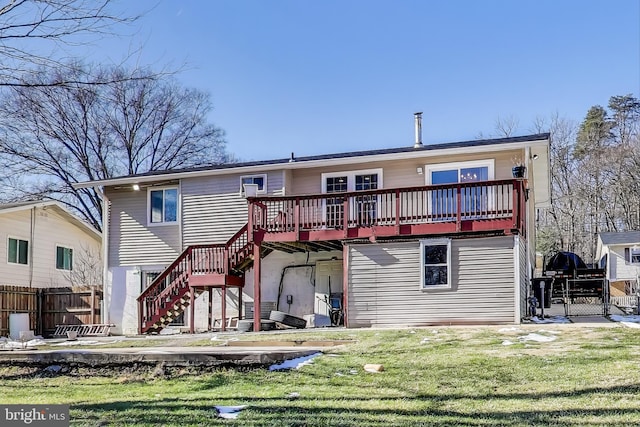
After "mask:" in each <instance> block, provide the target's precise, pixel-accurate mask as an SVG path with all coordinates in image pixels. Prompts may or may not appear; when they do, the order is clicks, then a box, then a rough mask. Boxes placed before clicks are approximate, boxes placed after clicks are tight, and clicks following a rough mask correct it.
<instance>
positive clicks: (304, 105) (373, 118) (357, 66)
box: [90, 0, 640, 160]
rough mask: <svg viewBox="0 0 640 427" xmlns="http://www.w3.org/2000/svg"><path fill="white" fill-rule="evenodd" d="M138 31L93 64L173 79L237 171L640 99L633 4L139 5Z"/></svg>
mask: <svg viewBox="0 0 640 427" xmlns="http://www.w3.org/2000/svg"><path fill="white" fill-rule="evenodd" d="M133 4H135V7H140V8H150V11H148V12H147V13H146V15H145V16H144V17H143V18H142V19H141V20H140V21H139V22H137V23H136V28H137V30H136V31H135V33H134V34H132V35H131V36H128V37H120V38H119V39H117V40H113V39H104V40H102V41H100V42H98V46H96V47H94V48H93V52H95V53H94V54H93V55H92V56H91V57H90V59H92V60H96V61H99V60H102V59H103V56H104V55H106V56H107V57H108V58H111V59H113V60H114V61H118V60H120V59H121V58H122V57H124V56H125V55H126V53H127V52H128V51H131V50H133V49H136V48H138V47H142V50H141V53H140V54H139V55H138V56H136V59H137V60H138V61H140V63H144V64H152V65H154V66H155V67H156V68H160V67H162V66H164V65H165V64H167V63H171V64H172V65H173V66H181V65H182V64H186V65H185V68H184V70H183V71H182V72H181V73H180V74H179V76H178V79H179V80H180V81H181V83H182V84H183V85H185V86H189V87H195V88H198V89H201V90H205V91H208V92H210V93H211V94H212V96H213V102H214V106H215V109H214V111H213V113H212V115H211V121H212V122H213V123H215V124H216V125H218V126H220V127H222V128H223V129H225V131H226V133H227V141H228V150H229V151H230V152H232V153H234V154H236V155H237V156H238V157H240V158H241V159H242V160H262V159H274V158H282V157H288V156H289V155H290V153H291V152H295V153H296V155H297V156H302V155H313V154H327V153H333V152H342V151H352V150H366V149H378V148H391V147H400V146H409V145H412V144H413V138H414V136H413V132H414V130H413V113H414V112H416V111H423V112H424V116H423V117H424V119H423V120H424V121H423V135H424V136H423V139H424V142H425V143H427V144H429V143H440V142H449V141H462V140H468V139H474V138H475V137H477V136H479V135H480V134H482V135H485V136H490V135H492V134H495V132H496V131H495V129H494V127H495V121H496V119H498V118H499V117H502V118H506V117H514V118H517V119H518V121H519V123H520V129H518V134H526V133H531V132H530V131H531V124H532V122H533V120H534V118H536V117H538V116H550V115H551V114H553V113H555V112H557V113H559V114H560V115H562V116H565V117H567V118H570V119H573V120H575V121H577V122H579V121H581V120H582V119H583V117H584V115H585V114H586V112H587V110H588V109H589V107H591V106H593V105H603V106H606V104H607V102H608V99H609V97H610V96H612V95H624V94H628V93H632V94H633V95H634V96H636V97H640V1H638V0H607V1H604V0H602V1H590V0H518V1H516V0H489V1H472V0H466V1H463V0H447V1H444V0H441V1H428V0H395V1H392V0H387V1H379V0H322V1H317V0H316V1H307V0H269V1H265V0H190V1H169V0H160V1H159V2H158V1H156V0H139V1H138V2H137V3H133V2H126V3H125V5H127V7H133V6H131V5H133Z"/></svg>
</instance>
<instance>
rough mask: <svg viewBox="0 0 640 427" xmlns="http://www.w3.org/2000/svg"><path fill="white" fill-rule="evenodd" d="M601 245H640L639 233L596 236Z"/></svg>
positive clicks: (629, 232)
mask: <svg viewBox="0 0 640 427" xmlns="http://www.w3.org/2000/svg"><path fill="white" fill-rule="evenodd" d="M598 237H599V238H600V241H601V242H602V244H603V245H607V246H611V245H630V244H640V231H619V232H608V233H600V234H598Z"/></svg>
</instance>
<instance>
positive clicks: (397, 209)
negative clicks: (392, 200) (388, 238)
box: [395, 189, 401, 236]
mask: <svg viewBox="0 0 640 427" xmlns="http://www.w3.org/2000/svg"><path fill="white" fill-rule="evenodd" d="M400 207H401V205H400V190H399V189H396V231H395V233H396V236H399V235H400Z"/></svg>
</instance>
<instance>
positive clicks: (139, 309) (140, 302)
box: [138, 300, 144, 335]
mask: <svg viewBox="0 0 640 427" xmlns="http://www.w3.org/2000/svg"><path fill="white" fill-rule="evenodd" d="M143 309H144V305H143V302H142V300H140V301H138V334H139V335H142V321H143V315H142V310H143Z"/></svg>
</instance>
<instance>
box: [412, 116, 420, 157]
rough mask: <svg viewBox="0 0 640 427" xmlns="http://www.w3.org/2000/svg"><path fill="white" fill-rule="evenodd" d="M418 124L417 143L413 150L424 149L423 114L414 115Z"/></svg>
mask: <svg viewBox="0 0 640 427" xmlns="http://www.w3.org/2000/svg"><path fill="white" fill-rule="evenodd" d="M413 116H414V117H415V122H416V143H415V144H414V145H413V148H420V147H422V112H419V113H414V114H413Z"/></svg>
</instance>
